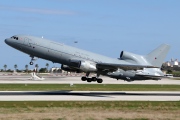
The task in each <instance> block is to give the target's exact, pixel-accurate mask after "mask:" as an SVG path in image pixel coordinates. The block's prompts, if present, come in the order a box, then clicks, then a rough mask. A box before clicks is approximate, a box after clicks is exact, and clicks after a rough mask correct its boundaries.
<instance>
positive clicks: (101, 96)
mask: <svg viewBox="0 0 180 120" xmlns="http://www.w3.org/2000/svg"><path fill="white" fill-rule="evenodd" d="M0 101H180V92H168V91H166V92H159V91H153V92H149V91H147V92H146V91H121V92H117V91H111V92H109V91H0Z"/></svg>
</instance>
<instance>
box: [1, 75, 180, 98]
mask: <svg viewBox="0 0 180 120" xmlns="http://www.w3.org/2000/svg"><path fill="white" fill-rule="evenodd" d="M30 77H31V76H30V75H0V84H5V83H6V84H98V83H96V82H91V83H88V82H86V81H81V77H80V76H49V75H44V76H43V77H44V78H45V80H42V81H39V80H30ZM101 78H102V79H103V80H104V81H103V83H102V84H161V85H180V80H172V79H167V78H163V79H162V80H158V81H156V80H146V81H133V82H127V81H123V80H116V79H112V78H108V77H104V76H102V77H101ZM0 101H180V91H179V92H174V91H173V92H168V91H163V92H160V91H153V92H149V91H120V92H117V91H0Z"/></svg>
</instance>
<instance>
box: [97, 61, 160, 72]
mask: <svg viewBox="0 0 180 120" xmlns="http://www.w3.org/2000/svg"><path fill="white" fill-rule="evenodd" d="M96 67H97V69H98V70H101V71H108V72H110V71H116V70H117V69H123V70H141V69H143V68H157V67H155V66H150V65H130V64H112V63H97V64H96Z"/></svg>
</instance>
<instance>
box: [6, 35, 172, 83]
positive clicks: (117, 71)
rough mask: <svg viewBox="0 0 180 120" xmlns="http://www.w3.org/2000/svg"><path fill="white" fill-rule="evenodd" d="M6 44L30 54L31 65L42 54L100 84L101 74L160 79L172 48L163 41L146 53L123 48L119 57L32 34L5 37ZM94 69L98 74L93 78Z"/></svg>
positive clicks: (116, 76)
mask: <svg viewBox="0 0 180 120" xmlns="http://www.w3.org/2000/svg"><path fill="white" fill-rule="evenodd" d="M5 43H6V44H8V45H9V46H11V47H13V48H15V49H17V50H20V51H22V52H24V53H26V54H28V55H30V57H31V62H30V65H33V60H34V57H39V58H42V59H46V60H49V61H52V62H54V63H60V64H61V65H62V66H61V68H62V69H63V70H65V71H73V72H85V73H86V76H83V77H82V78H81V80H82V81H87V82H92V81H97V82H98V83H102V82H103V80H102V79H101V78H99V76H100V75H105V76H109V77H112V78H115V79H123V80H127V81H134V80H148V79H161V78H162V77H164V74H163V73H162V71H161V70H160V67H161V65H162V63H163V60H164V59H165V57H166V55H167V53H168V51H169V49H170V46H169V45H166V44H162V45H160V46H159V47H158V48H156V49H155V50H154V51H152V52H150V53H149V54H147V55H137V54H134V53H130V52H126V51H122V52H121V54H120V58H118V59H116V58H110V57H106V56H103V55H99V54H96V53H92V52H88V51H85V50H82V49H78V48H75V47H71V46H68V45H64V44H61V43H57V42H53V41H50V40H47V39H43V38H38V37H34V36H29V35H14V36H12V37H11V38H7V39H5ZM91 72H93V73H96V74H97V76H96V77H92V78H90V77H89V74H90V73H91Z"/></svg>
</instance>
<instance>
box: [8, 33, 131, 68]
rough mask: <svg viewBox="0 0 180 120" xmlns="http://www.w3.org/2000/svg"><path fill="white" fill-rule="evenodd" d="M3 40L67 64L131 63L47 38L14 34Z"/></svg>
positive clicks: (26, 51)
mask: <svg viewBox="0 0 180 120" xmlns="http://www.w3.org/2000/svg"><path fill="white" fill-rule="evenodd" d="M14 38H15V39H14ZM5 42H6V43H7V44H8V45H10V46H12V47H13V48H15V49H17V50H20V51H22V52H24V53H26V54H29V55H31V56H36V57H39V58H42V59H46V60H49V61H52V62H55V63H61V64H65V65H69V60H77V59H78V60H82V61H88V62H91V63H92V64H95V63H117V64H131V63H129V62H126V61H124V60H119V59H116V58H110V57H106V56H103V55H99V54H96V53H92V52H89V51H85V50H82V49H78V48H75V47H71V46H68V45H65V44H62V43H57V42H53V41H50V40H47V39H43V38H38V37H33V36H25V35H14V36H13V37H11V38H7V39H5Z"/></svg>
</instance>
